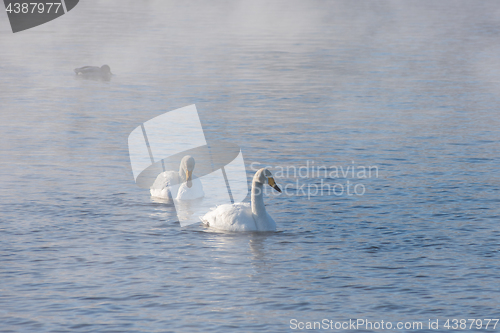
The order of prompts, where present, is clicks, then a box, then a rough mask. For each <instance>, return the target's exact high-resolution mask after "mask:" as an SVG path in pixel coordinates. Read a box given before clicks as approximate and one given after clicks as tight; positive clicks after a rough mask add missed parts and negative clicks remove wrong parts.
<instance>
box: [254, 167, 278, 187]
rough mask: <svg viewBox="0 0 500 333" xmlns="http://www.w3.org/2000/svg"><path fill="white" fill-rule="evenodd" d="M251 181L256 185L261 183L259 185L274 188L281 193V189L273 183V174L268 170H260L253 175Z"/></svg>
mask: <svg viewBox="0 0 500 333" xmlns="http://www.w3.org/2000/svg"><path fill="white" fill-rule="evenodd" d="M253 181H254V182H256V183H261V184H268V185H269V186H271V187H272V188H274V189H275V190H276V191H278V192H281V189H280V188H279V186H278V185H276V182H275V181H274V178H273V174H272V173H271V171H269V169H266V168H262V169H260V170H259V171H257V172H256V173H255V176H253Z"/></svg>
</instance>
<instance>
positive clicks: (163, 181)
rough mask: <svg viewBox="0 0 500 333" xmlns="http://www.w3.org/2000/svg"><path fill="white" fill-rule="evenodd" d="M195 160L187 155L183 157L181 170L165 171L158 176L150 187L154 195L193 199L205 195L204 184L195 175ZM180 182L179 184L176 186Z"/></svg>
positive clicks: (166, 197) (167, 197)
mask: <svg viewBox="0 0 500 333" xmlns="http://www.w3.org/2000/svg"><path fill="white" fill-rule="evenodd" d="M195 164H196V163H195V160H194V158H193V157H192V156H190V155H186V156H184V157H183V158H182V160H181V164H180V166H179V172H178V173H177V172H175V171H165V172H162V173H160V174H159V175H158V177H156V180H155V182H154V183H153V185H152V186H151V188H150V193H151V196H152V197H157V198H162V199H170V198H175V199H177V200H193V199H198V198H202V197H204V196H205V192H204V191H203V185H202V184H201V181H200V179H199V178H195V177H193V170H194V166H195ZM177 184H179V186H178V187H177V186H175V185H177Z"/></svg>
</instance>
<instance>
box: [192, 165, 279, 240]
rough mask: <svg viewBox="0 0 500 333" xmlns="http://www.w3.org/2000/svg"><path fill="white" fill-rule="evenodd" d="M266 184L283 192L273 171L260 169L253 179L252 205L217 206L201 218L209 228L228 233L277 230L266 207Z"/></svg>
mask: <svg viewBox="0 0 500 333" xmlns="http://www.w3.org/2000/svg"><path fill="white" fill-rule="evenodd" d="M264 184H269V185H270V186H271V187H273V188H274V189H275V190H276V191H278V192H281V189H280V188H279V187H278V185H276V183H275V182H274V178H273V175H272V174H271V171H269V170H268V169H265V168H263V169H260V170H259V171H257V172H256V173H255V176H254V177H253V181H252V196H251V204H249V203H236V204H232V205H230V204H225V205H220V206H217V207H216V208H212V210H211V211H209V212H208V213H206V214H205V215H204V216H203V217H200V219H201V221H202V222H203V223H204V224H205V225H207V226H209V227H212V228H216V229H220V230H227V231H273V230H276V223H275V222H274V220H273V218H272V217H271V216H270V215H269V214H268V213H267V211H266V207H265V206H264V197H263V192H264V191H263V186H264Z"/></svg>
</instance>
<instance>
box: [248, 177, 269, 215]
mask: <svg viewBox="0 0 500 333" xmlns="http://www.w3.org/2000/svg"><path fill="white" fill-rule="evenodd" d="M263 192H264V190H263V184H261V183H257V182H255V181H254V182H253V184H252V197H251V199H252V213H254V214H255V215H257V216H258V217H265V216H266V213H267V212H266V206H264V193H263Z"/></svg>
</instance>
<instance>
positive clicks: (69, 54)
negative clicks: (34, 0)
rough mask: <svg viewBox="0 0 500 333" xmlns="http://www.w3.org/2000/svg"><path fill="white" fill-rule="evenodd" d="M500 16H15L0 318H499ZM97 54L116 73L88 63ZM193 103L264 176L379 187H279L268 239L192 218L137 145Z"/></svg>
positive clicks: (492, 9)
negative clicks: (84, 69) (144, 172)
mask: <svg viewBox="0 0 500 333" xmlns="http://www.w3.org/2000/svg"><path fill="white" fill-rule="evenodd" d="M499 16H500V10H499V6H498V3H497V2H494V1H483V2H475V3H472V2H466V1H465V2H460V1H442V2H439V3H435V2H431V1H419V2H399V1H395V2H391V1H384V2H372V1H360V2H356V3H352V2H340V1H332V2H322V1H308V2H299V1H292V2H290V1H286V2H285V1H275V2H271V3H269V2H263V1H257V2H254V1H252V2H244V1H238V2H216V3H211V4H208V3H201V2H194V3H186V4H184V3H168V4H167V3H164V2H163V1H159V0H158V1H148V2H133V1H118V0H113V1H108V0H107V1H91V2H88V1H81V2H80V3H79V4H78V6H77V7H75V8H74V9H73V10H72V11H71V12H70V13H68V14H66V15H64V16H63V17H61V18H59V19H56V20H54V21H52V22H50V23H47V24H45V25H42V26H39V27H37V28H33V29H30V30H26V31H24V32H20V33H16V34H12V33H11V31H10V27H9V25H8V20H7V16H6V14H0V73H1V75H0V136H1V140H0V156H1V159H0V331H2V332H287V331H295V332H296V331H301V330H299V329H295V330H294V329H292V327H291V326H292V325H291V323H290V320H292V319H296V320H297V321H298V322H304V323H305V322H314V321H321V320H323V319H328V320H333V321H334V322H345V321H349V319H352V320H356V319H360V318H361V319H365V320H370V321H373V322H375V321H378V322H380V321H381V320H384V322H388V321H389V322H392V323H394V325H396V323H397V322H403V323H405V322H417V321H418V322H422V323H424V325H423V328H422V329H415V330H413V329H408V330H406V331H415V332H416V331H418V332H424V331H430V330H428V326H427V325H428V321H429V319H431V320H433V321H435V320H436V319H438V320H439V325H440V326H439V329H438V330H431V331H433V332H436V331H442V332H446V331H453V330H447V329H446V328H445V327H444V326H443V325H444V323H445V321H446V320H447V319H452V318H458V319H460V318H465V319H468V318H474V319H485V318H499V317H500V312H499V308H500V298H499V288H498V282H499V279H498V276H499V274H500V265H499V256H500V241H499V236H500V229H499V226H498V223H499V220H500V209H499V207H500V200H499V198H500V196H499V194H500V176H499V173H498V170H499V169H498V165H499V163H500V132H499V130H498V129H499V128H500V121H499V120H500V117H498V106H499V105H500V104H499V102H500V93H499V92H500V58H499V57H498V54H499V52H500V49H499V46H498V38H499V37H500V24H499V23H498V22H500V21H499V18H500V17H499ZM102 64H108V65H109V66H110V67H111V71H112V72H113V73H114V74H115V75H114V76H113V78H112V79H111V81H110V82H102V81H94V80H81V79H77V78H76V77H75V75H74V73H73V68H76V67H81V66H85V65H96V66H101V65H102ZM190 104H196V105H197V108H198V110H199V114H200V118H201V120H202V123H203V125H204V129H205V135H206V137H207V140H218V139H224V140H229V141H231V142H233V143H236V144H238V145H239V146H240V147H241V149H242V153H243V155H244V158H245V162H246V166H247V175H248V177H249V179H250V178H251V177H252V176H253V172H254V171H253V170H252V168H253V167H252V165H253V166H255V165H260V166H270V167H272V170H273V171H274V172H275V174H276V175H277V172H278V171H279V170H280V167H285V168H286V167H288V168H289V170H292V168H293V167H296V168H299V167H307V166H308V165H309V169H307V170H309V174H308V177H293V175H291V174H290V173H289V174H284V175H281V177H278V176H277V177H276V180H277V182H278V183H279V184H280V185H281V186H286V185H287V184H288V185H289V186H290V188H292V189H294V188H296V187H300V186H301V185H304V186H305V188H306V189H307V188H309V189H314V186H320V185H321V181H323V182H326V183H328V184H330V185H334V184H341V185H346V184H347V182H348V181H349V182H350V184H353V185H355V184H361V185H362V186H363V188H364V189H365V191H364V194H363V195H356V194H355V195H348V194H347V193H345V192H344V193H342V194H341V195H335V194H333V193H330V195H312V196H308V195H307V193H306V195H304V194H303V193H300V192H298V191H295V192H294V191H291V192H290V193H288V195H280V196H276V195H274V194H269V195H267V196H266V198H265V201H266V205H267V210H268V212H269V213H270V214H271V215H272V216H273V217H274V219H275V220H276V223H277V231H276V232H272V233H261V234H258V233H246V234H244V233H242V234H235V233H222V232H213V231H212V230H209V229H206V228H204V227H203V226H201V225H200V224H195V225H190V226H188V227H185V228H181V227H180V225H179V222H178V220H177V216H176V212H175V209H174V206H173V205H172V204H168V203H165V202H158V201H155V200H153V199H151V198H150V196H149V193H148V191H147V190H144V189H141V188H139V187H137V186H136V185H135V183H134V179H133V176H132V172H131V167H130V161H129V157H128V147H127V138H128V135H129V133H130V132H131V131H132V130H133V129H134V128H136V127H137V126H139V125H140V124H141V123H143V122H145V121H147V120H149V119H151V118H153V117H155V116H157V115H160V114H162V113H164V112H166V111H169V110H173V109H176V108H179V107H183V106H186V105H190ZM252 163H254V164H252ZM257 163H259V164H257ZM313 165H314V166H326V167H328V168H329V169H328V170H329V173H330V172H332V171H333V170H335V167H337V168H340V167H342V168H344V169H346V168H348V167H353V166H356V167H359V166H361V167H363V166H375V167H376V168H377V169H376V170H378V173H377V174H376V175H372V177H366V178H360V177H356V175H355V177H352V174H350V175H349V174H348V175H345V177H344V176H342V175H339V177H338V178H337V177H329V176H327V177H325V176H324V175H322V174H320V175H314V174H312V171H313V170H314V169H313ZM302 170H306V169H302ZM297 182H298V183H297ZM361 185H360V186H361ZM294 186H295V187H294ZM358 189H361V187H358ZM469 325H470V322H468V323H467V329H466V330H465V331H472V330H473V329H469ZM492 326H493V324H490V326H489V329H488V331H493V330H492ZM499 327H500V325H497V328H496V329H497V330H498V329H499ZM320 331H321V330H320ZM324 331H327V330H324ZM328 331H334V330H328ZM344 331H345V330H344ZM352 331H356V332H363V331H365V332H366V331H382V330H375V329H367V328H363V327H361V328H359V329H358V330H352ZM391 331H405V330H391ZM460 331H464V330H460ZM478 331H487V330H485V326H482V329H481V330H478Z"/></svg>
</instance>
